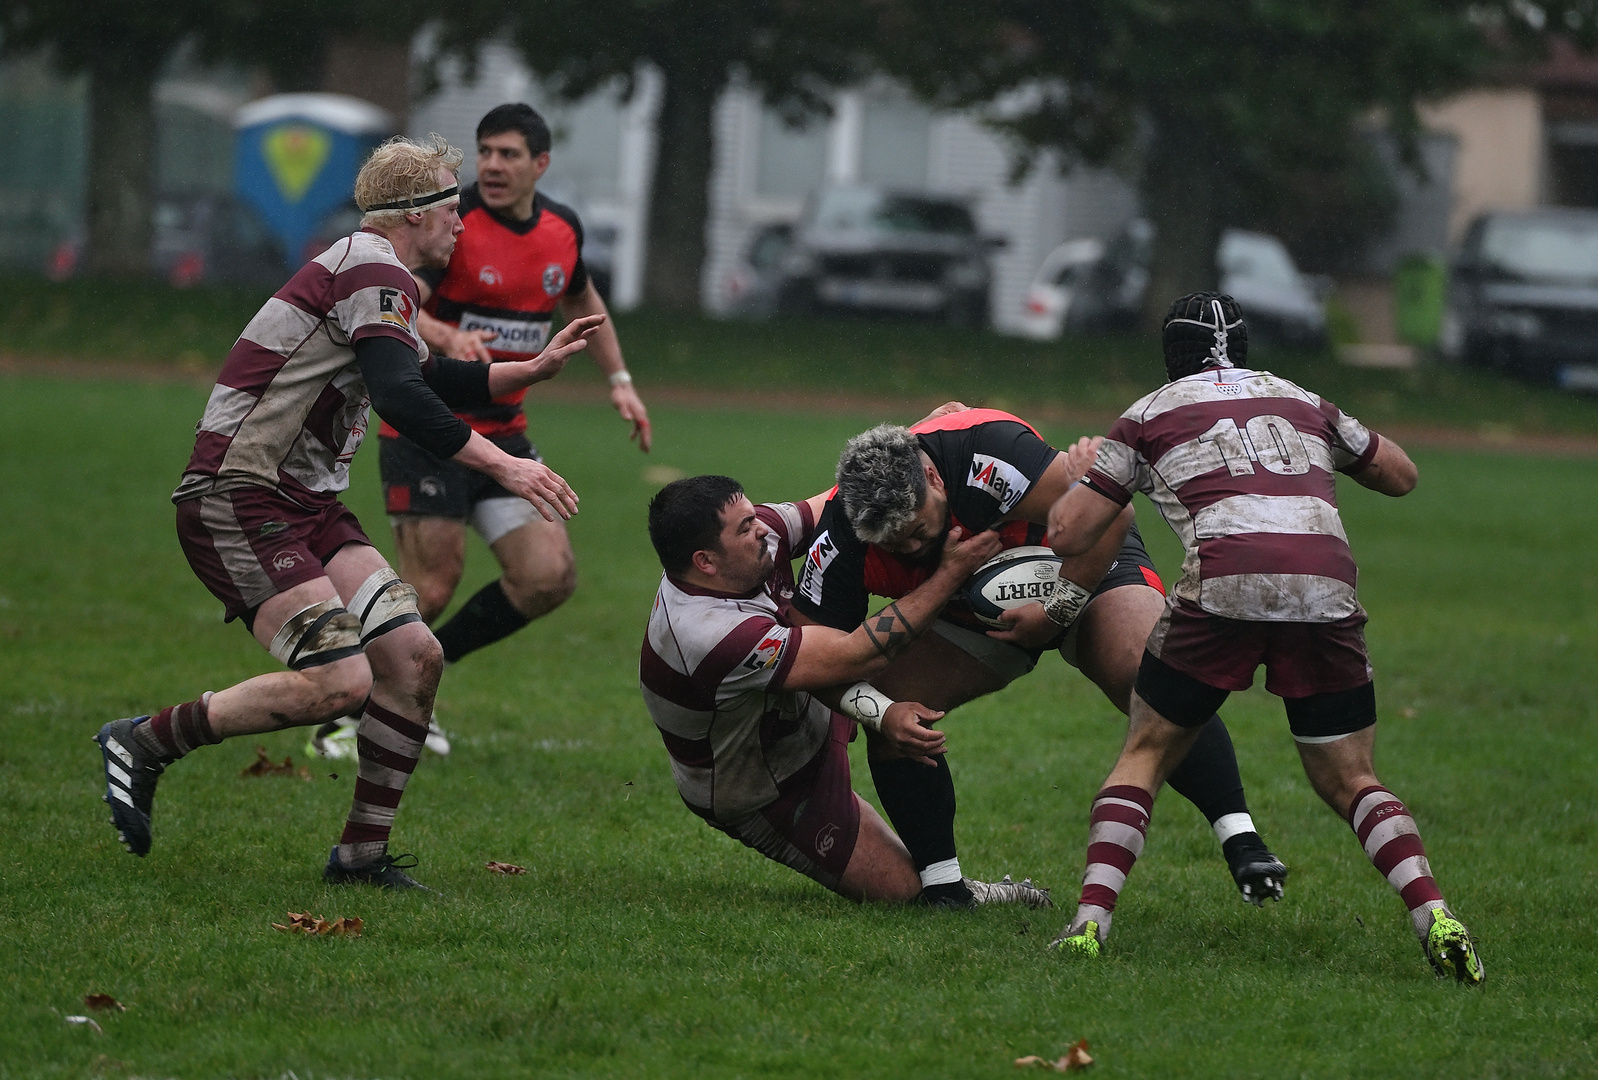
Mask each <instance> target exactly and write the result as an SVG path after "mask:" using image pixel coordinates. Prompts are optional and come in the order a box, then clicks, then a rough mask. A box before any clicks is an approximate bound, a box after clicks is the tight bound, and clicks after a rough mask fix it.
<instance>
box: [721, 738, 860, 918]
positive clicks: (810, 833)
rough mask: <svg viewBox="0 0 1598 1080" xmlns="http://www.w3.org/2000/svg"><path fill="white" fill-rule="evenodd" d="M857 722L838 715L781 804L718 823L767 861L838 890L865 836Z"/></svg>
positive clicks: (785, 787) (789, 781)
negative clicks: (855, 774) (855, 767)
mask: <svg viewBox="0 0 1598 1080" xmlns="http://www.w3.org/2000/svg"><path fill="white" fill-rule="evenodd" d="M854 733H855V725H854V721H853V720H850V719H848V718H847V717H844V716H840V715H838V714H837V713H833V714H832V728H831V730H830V731H829V732H828V737H827V741H826V743H825V744H824V745H823V746H822V747H821V749H820V750H818V751H817V752H816V756H815V757H813V758H811V759H810V761H809V762H807V763H806V764H805V767H804V768H802V769H800V770H799V771H798V772H796V773H794V774H793V775H792V776H790V777H789V778H788V779H787V780H785V781H783V784H782V794H780V795H779V796H777V801H776V802H773V803H771V804H770V805H768V806H765V807H763V808H762V809H760V810H758V811H757V812H755V813H753V814H751V815H749V816H748V817H747V818H745V819H743V820H742V821H739V822H735V823H732V824H724V823H722V822H717V821H712V822H711V824H712V825H714V826H715V827H716V828H718V829H721V830H722V831H723V832H726V833H729V834H731V835H732V836H736V837H737V838H738V839H739V840H741V841H743V842H744V844H745V845H747V846H748V847H752V848H754V849H755V850H756V851H758V852H760V854H762V855H764V856H765V857H766V858H768V859H771V860H773V861H775V862H780V863H782V864H783V865H784V866H788V867H791V868H793V869H795V870H797V871H799V872H800V873H801V874H803V875H805V876H806V877H808V878H812V879H814V880H815V881H818V882H820V883H821V884H822V885H825V886H826V887H827V888H829V889H836V888H837V887H838V882H839V881H840V880H841V879H842V878H843V871H844V868H845V867H847V866H848V865H849V859H850V858H851V857H852V856H853V855H854V846H855V841H856V840H857V839H859V836H860V802H859V800H858V799H856V798H855V793H854V788H853V787H852V786H851V785H850V780H849V742H850V740H851V739H853V738H854Z"/></svg>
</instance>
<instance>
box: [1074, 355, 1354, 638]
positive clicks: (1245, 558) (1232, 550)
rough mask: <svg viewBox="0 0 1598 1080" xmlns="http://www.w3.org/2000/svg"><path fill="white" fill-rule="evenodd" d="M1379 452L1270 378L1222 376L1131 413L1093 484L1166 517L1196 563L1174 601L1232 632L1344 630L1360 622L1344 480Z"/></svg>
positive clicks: (1110, 440) (1342, 419)
mask: <svg viewBox="0 0 1598 1080" xmlns="http://www.w3.org/2000/svg"><path fill="white" fill-rule="evenodd" d="M1379 441H1380V440H1379V437H1378V436H1377V435H1375V434H1374V433H1373V432H1370V431H1367V430H1366V429H1365V427H1364V425H1362V424H1361V423H1359V421H1357V420H1355V419H1353V418H1352V417H1349V416H1347V415H1345V414H1344V413H1343V411H1342V410H1340V409H1339V408H1338V407H1337V406H1336V405H1333V404H1332V403H1331V402H1329V401H1326V400H1324V399H1322V398H1320V397H1318V396H1316V395H1315V394H1312V393H1310V392H1309V391H1307V390H1304V389H1301V388H1300V387H1298V386H1296V385H1294V384H1293V383H1291V382H1289V381H1288V380H1286V379H1283V378H1281V377H1279V376H1276V375H1272V374H1271V373H1270V372H1267V371H1249V370H1247V369H1244V368H1223V369H1218V370H1214V369H1212V370H1209V371H1204V372H1200V373H1199V374H1197V375H1189V376H1187V377H1186V378H1183V379H1177V380H1175V381H1174V382H1170V383H1167V384H1166V385H1165V386H1163V387H1161V388H1160V389H1159V390H1156V391H1155V392H1154V393H1152V394H1150V395H1148V396H1147V397H1145V398H1142V399H1141V400H1139V401H1137V402H1135V403H1134V404H1133V405H1132V407H1131V408H1130V409H1128V410H1127V411H1126V412H1124V413H1122V414H1121V418H1120V419H1119V420H1117V421H1116V422H1115V426H1114V427H1112V428H1110V433H1109V435H1108V436H1106V437H1105V440H1104V445H1103V447H1102V448H1100V450H1099V456H1098V459H1097V460H1096V461H1095V462H1094V464H1093V468H1092V469H1091V470H1089V472H1088V474H1087V476H1086V477H1084V478H1083V480H1082V483H1083V484H1085V485H1087V486H1088V487H1091V488H1092V489H1093V490H1095V491H1097V492H1099V493H1100V494H1101V495H1104V496H1107V497H1108V498H1110V499H1113V500H1115V501H1116V502H1118V503H1120V504H1122V505H1125V504H1126V502H1127V501H1128V500H1130V499H1131V498H1132V493H1133V492H1134V491H1142V492H1144V493H1145V494H1147V495H1148V496H1149V497H1150V498H1151V499H1152V500H1153V501H1154V504H1155V505H1156V506H1158V507H1159V508H1160V512H1161V513H1162V514H1164V515H1165V520H1166V521H1167V522H1168V523H1169V524H1170V526H1171V528H1172V529H1173V530H1175V532H1176V534H1177V536H1179V537H1180V538H1181V540H1182V545H1183V547H1184V548H1185V549H1186V551H1187V557H1186V558H1185V559H1184V560H1183V562H1182V580H1181V581H1179V582H1177V584H1176V588H1175V589H1174V590H1173V596H1174V597H1175V599H1176V600H1180V601H1185V602H1187V603H1189V604H1195V605H1197V606H1198V607H1199V608H1200V609H1202V610H1204V611H1207V612H1209V613H1210V614H1212V615H1221V616H1224V617H1227V618H1233V619H1247V620H1251V621H1265V622H1311V623H1324V622H1336V621H1337V620H1339V619H1344V618H1348V617H1349V616H1351V615H1357V614H1360V613H1361V608H1360V606H1359V599H1358V597H1357V595H1356V593H1355V584H1356V572H1355V568H1354V556H1353V553H1352V552H1351V551H1350V550H1349V547H1348V536H1347V534H1345V533H1344V531H1343V523H1342V520H1341V518H1339V517H1338V513H1337V484H1336V478H1335V477H1334V476H1333V473H1334V472H1355V471H1358V470H1359V469H1362V468H1364V467H1365V466H1366V465H1367V464H1368V463H1369V462H1370V460H1371V459H1372V458H1373V457H1375V456H1376V448H1377V446H1378V445H1379Z"/></svg>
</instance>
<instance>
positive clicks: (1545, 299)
mask: <svg viewBox="0 0 1598 1080" xmlns="http://www.w3.org/2000/svg"><path fill="white" fill-rule="evenodd" d="M1438 344H1439V348H1440V350H1441V352H1442V354H1443V356H1444V358H1445V359H1450V360H1456V361H1460V362H1462V363H1467V364H1473V365H1478V366H1482V367H1490V368H1496V369H1497V370H1500V371H1503V372H1506V373H1508V374H1512V375H1517V376H1520V377H1522V378H1527V379H1534V380H1537V381H1540V382H1555V383H1559V384H1560V385H1563V386H1567V387H1571V388H1573V389H1598V211H1593V210H1556V209H1546V210H1530V211H1517V212H1507V211H1495V212H1493V213H1488V214H1483V215H1482V216H1481V217H1479V218H1477V219H1476V220H1475V221H1474V222H1472V223H1471V226H1470V228H1469V229H1468V230H1467V231H1466V233H1465V239H1464V242H1463V243H1462V244H1461V245H1460V249H1459V253H1458V254H1457V256H1456V257H1455V259H1454V263H1453V267H1452V273H1451V275H1450V281H1449V286H1448V298H1447V301H1446V304H1445V307H1444V310H1443V321H1442V333H1441V335H1440V339H1439V342H1438Z"/></svg>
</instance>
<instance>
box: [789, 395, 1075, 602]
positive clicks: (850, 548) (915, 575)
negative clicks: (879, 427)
mask: <svg viewBox="0 0 1598 1080" xmlns="http://www.w3.org/2000/svg"><path fill="white" fill-rule="evenodd" d="M910 430H911V431H912V432H914V433H915V435H916V438H917V440H918V441H919V442H920V443H921V449H922V450H924V451H926V454H927V456H928V457H930V458H931V459H932V463H933V465H934V466H936V467H937V470H938V475H940V476H942V477H943V484H944V490H945V492H946V493H947V494H948V498H949V516H950V519H951V521H950V523H951V524H953V525H959V526H960V527H961V528H962V529H964V530H965V531H966V532H967V533H975V532H981V531H983V530H984V529H990V528H993V527H994V526H995V523H996V522H998V521H999V519H1000V518H1002V517H1004V515H1006V514H1008V513H1009V512H1010V511H1012V510H1014V509H1015V507H1016V504H1018V503H1019V502H1020V501H1021V500H1022V498H1023V497H1025V495H1026V493H1027V492H1028V491H1030V490H1031V489H1032V485H1033V484H1034V483H1035V482H1036V481H1037V479H1038V478H1039V477H1040V476H1042V475H1043V473H1044V471H1045V470H1046V469H1048V467H1049V465H1050V463H1051V462H1053V461H1054V458H1055V456H1056V455H1057V454H1058V453H1059V451H1058V450H1056V449H1055V448H1054V447H1052V446H1050V445H1049V444H1048V443H1047V442H1045V441H1044V439H1043V437H1042V436H1040V435H1039V434H1038V433H1037V432H1036V431H1035V430H1034V429H1033V428H1032V426H1031V425H1030V424H1028V423H1026V422H1025V421H1024V420H1021V419H1020V418H1018V417H1015V416H1012V415H1010V414H1009V413H1007V412H1000V411H999V410H997V409H967V410H966V411H964V412H958V413H950V414H949V415H947V416H941V417H938V418H937V419H936V420H932V421H929V422H927V423H924V424H917V425H916V426H915V427H913V428H911V429H910ZM1044 531H1045V530H1044V527H1043V526H1042V525H1035V524H1032V523H1030V522H1026V521H1011V522H1007V523H1006V524H1004V525H1002V526H1000V527H999V536H1000V538H1001V539H1002V540H1003V543H1004V546H1005V547H1007V548H1012V547H1020V546H1021V545H1023V544H1040V543H1042V542H1043V534H1044ZM936 569H937V563H936V561H933V562H931V563H927V562H924V561H918V560H915V559H909V558H906V557H904V556H901V555H894V554H891V553H890V552H887V551H884V550H882V549H881V548H879V547H877V546H876V545H875V544H867V543H866V542H865V541H863V540H861V539H860V538H859V537H857V536H856V535H855V532H854V529H853V527H851V526H850V524H849V520H848V518H847V517H846V516H845V514H844V512H843V503H842V501H841V500H840V499H839V498H838V495H837V492H836V491H834V492H833V494H832V497H831V498H829V499H828V500H827V505H826V507H825V508H824V509H823V510H822V513H821V519H820V521H819V522H818V523H817V525H816V538H815V541H814V542H813V543H812V544H811V545H810V550H809V551H808V552H807V553H806V555H805V560H804V566H803V568H802V569H801V570H800V573H799V584H798V588H797V590H796V592H795V593H794V598H793V606H794V608H795V610H797V611H798V612H799V613H800V614H802V615H804V616H806V617H807V618H810V619H813V620H815V621H816V622H818V623H822V624H823V625H826V626H832V627H836V628H837V629H840V630H853V629H854V628H855V627H856V626H859V625H860V622H861V620H863V619H864V618H865V617H866V609H867V605H868V604H869V603H870V598H871V597H872V596H889V597H899V596H903V595H905V594H906V593H908V592H910V591H911V590H912V589H914V588H915V587H916V586H917V585H920V584H921V583H922V582H924V581H926V580H927V578H929V577H931V576H932V572H933V571H934V570H936ZM962 607H963V605H962V604H961V602H960V601H959V600H958V598H956V600H954V601H951V602H950V604H949V606H948V608H946V609H945V615H947V616H949V617H952V618H955V619H957V620H961V621H965V620H969V619H970V616H969V615H968V614H965V613H963V612H962Z"/></svg>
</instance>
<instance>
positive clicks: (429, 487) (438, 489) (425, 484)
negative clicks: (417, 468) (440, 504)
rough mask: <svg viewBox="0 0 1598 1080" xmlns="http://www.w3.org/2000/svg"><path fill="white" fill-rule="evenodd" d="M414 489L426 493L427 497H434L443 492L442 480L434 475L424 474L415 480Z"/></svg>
mask: <svg viewBox="0 0 1598 1080" xmlns="http://www.w3.org/2000/svg"><path fill="white" fill-rule="evenodd" d="M416 490H417V491H420V492H421V493H422V494H423V495H426V496H427V497H428V498H429V499H436V498H438V497H439V496H440V495H442V494H444V481H442V480H440V479H439V478H438V477H436V476H424V477H422V479H421V480H420V481H418V482H417V484H416Z"/></svg>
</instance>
